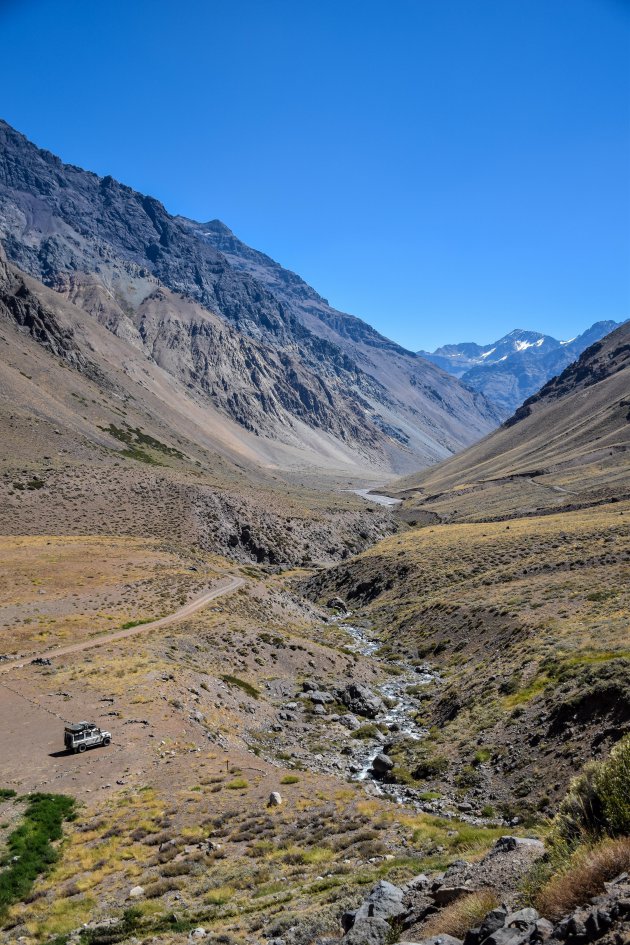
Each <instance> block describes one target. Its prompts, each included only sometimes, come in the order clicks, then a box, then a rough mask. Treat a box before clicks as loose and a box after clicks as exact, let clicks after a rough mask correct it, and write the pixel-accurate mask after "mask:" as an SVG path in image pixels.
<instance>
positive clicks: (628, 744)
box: [554, 735, 630, 842]
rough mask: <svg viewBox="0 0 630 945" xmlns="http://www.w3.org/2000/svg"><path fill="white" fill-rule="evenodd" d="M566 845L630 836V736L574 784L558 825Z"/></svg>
mask: <svg viewBox="0 0 630 945" xmlns="http://www.w3.org/2000/svg"><path fill="white" fill-rule="evenodd" d="M554 833H555V834H556V836H557V837H558V838H560V839H562V840H565V841H569V842H571V841H574V840H577V839H579V838H581V837H584V836H585V835H586V836H589V835H590V836H595V837H599V836H609V837H619V836H624V835H628V834H630V735H626V737H625V738H623V739H622V740H621V741H620V742H618V743H617V745H615V747H614V748H613V749H612V751H611V752H610V755H609V756H608V758H607V759H606V760H605V761H595V762H591V763H590V764H588V765H587V766H586V767H585V768H584V771H583V772H582V774H581V775H580V776H579V777H577V778H576V779H575V780H574V781H573V782H572V784H571V787H570V789H569V792H568V794H567V795H566V797H565V799H564V800H563V801H562V803H561V805H560V808H559V811H558V814H557V816H556V819H555V823H554Z"/></svg>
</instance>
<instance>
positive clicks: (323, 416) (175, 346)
mask: <svg viewBox="0 0 630 945" xmlns="http://www.w3.org/2000/svg"><path fill="white" fill-rule="evenodd" d="M0 239H1V240H2V242H3V244H4V247H5V249H6V253H7V255H8V257H9V259H10V260H11V261H12V262H13V263H15V264H16V265H17V266H19V267H20V269H22V270H23V271H25V272H27V273H29V274H30V275H32V276H34V277H35V278H37V279H39V280H41V281H42V282H44V283H45V284H46V285H49V286H51V287H52V288H55V289H56V290H57V291H59V292H61V293H63V294H65V295H66V296H67V297H68V298H69V299H70V300H71V301H73V302H74V303H75V304H77V305H79V306H80V307H82V308H83V309H84V311H86V312H88V313H89V314H91V315H94V316H96V317H97V318H98V319H99V321H101V323H102V324H104V325H105V326H106V327H107V328H108V329H109V330H110V331H112V332H114V333H115V334H117V335H118V337H120V338H123V339H125V340H126V341H127V342H128V343H130V344H132V345H134V346H135V347H136V348H140V349H142V350H144V351H145V353H146V354H148V355H149V356H150V357H151V358H154V359H155V360H156V361H157V363H159V364H161V365H162V366H164V367H166V369H167V370H168V371H169V372H170V373H172V374H173V375H174V376H176V377H177V378H178V379H184V380H185V381H186V382H187V383H190V384H192V385H194V386H195V387H196V389H197V390H198V391H199V392H200V393H201V394H203V395H204V396H206V397H210V398H212V399H213V402H214V403H215V404H217V405H218V406H219V407H220V409H221V410H222V411H224V412H225V413H226V414H227V415H228V416H229V417H231V418H232V419H235V420H237V422H239V423H242V424H243V425H244V426H245V427H246V428H247V429H248V430H251V431H253V432H255V433H256V434H258V435H261V436H265V437H269V438H271V439H276V438H279V439H281V440H284V441H286V439H287V435H288V437H289V439H290V440H291V441H292V442H295V443H296V445H297V446H298V447H299V446H300V440H304V438H305V437H306V440H308V432H307V431H308V430H309V429H310V430H314V431H316V432H320V431H322V432H324V433H325V434H326V435H327V436H330V437H332V438H334V439H335V440H338V441H339V442H340V443H342V444H344V445H348V444H350V445H351V446H353V447H356V449H357V450H358V451H359V454H360V455H361V457H362V460H361V461H362V462H364V463H365V464H367V465H368V466H371V467H375V468H379V469H382V470H384V471H389V470H399V471H405V470H407V469H411V468H417V467H418V466H423V465H427V464H429V463H432V462H435V461H437V460H439V459H441V458H444V457H446V456H448V455H450V454H451V453H452V452H454V451H456V450H458V449H461V448H462V447H463V446H464V445H466V444H468V443H470V442H472V441H473V440H475V439H477V438H479V437H480V436H482V435H483V434H484V433H486V432H487V431H488V430H490V429H491V428H492V427H493V426H495V425H496V423H497V421H498V415H497V414H496V411H495V410H494V409H493V408H492V407H491V406H490V405H489V404H488V403H487V401H486V400H485V399H484V398H483V397H482V396H480V395H478V394H476V393H474V392H472V391H470V390H469V389H467V388H465V387H464V386H462V385H460V384H459V383H458V382H457V381H455V380H453V379H452V378H449V377H448V376H447V375H445V374H444V373H443V372H441V371H440V370H439V369H437V368H435V367H434V366H432V365H430V364H428V363H427V362H426V361H424V360H423V359H422V358H419V357H417V356H416V355H414V354H412V353H410V352H406V351H404V349H402V348H400V347H398V346H397V345H395V344H393V343H392V342H390V341H388V340H387V339H385V338H383V337H382V336H380V335H379V334H378V333H377V332H375V331H374V330H373V329H371V328H370V327H369V326H368V325H366V324H365V323H363V322H361V321H360V320H359V319H356V318H353V317H351V316H347V315H344V314H343V313H340V312H335V311H334V310H333V309H331V308H330V306H328V305H327V304H326V303H325V301H324V300H323V299H321V298H320V297H319V296H318V295H317V293H316V292H314V290H312V289H311V288H310V287H309V286H307V285H306V284H305V283H304V282H303V281H302V280H301V279H299V277H297V276H295V275H293V274H292V273H287V272H286V271H285V270H283V269H282V268H281V267H280V266H278V265H277V264H275V263H273V262H272V261H271V260H269V259H268V257H265V256H263V254H260V253H256V251H255V250H250V249H249V248H248V247H244V245H243V244H241V243H240V242H239V241H237V240H236V238H235V237H233V236H232V235H231V234H229V231H228V230H227V228H225V227H223V226H222V225H219V224H205V225H203V224H196V223H193V222H192V221H188V220H184V219H182V218H177V217H173V216H171V215H170V214H168V213H167V211H166V210H165V208H164V207H163V206H162V204H160V203H159V201H157V200H155V199H154V198H152V197H148V196H145V195H143V194H139V193H137V192H136V191H133V190H132V189H131V188H129V187H126V186H125V185H123V184H120V183H119V182H117V181H115V180H114V179H113V178H111V177H104V178H99V177H97V176H96V175H95V174H92V173H90V172H88V171H84V170H82V169H80V168H77V167H74V166H71V165H65V164H63V163H62V162H61V161H60V160H59V158H57V157H55V156H54V155H52V154H50V153H49V152H47V151H42V150H40V149H38V148H37V147H35V146H34V145H33V144H31V143H30V142H29V141H27V139H26V138H24V137H23V136H22V135H20V134H19V133H18V132H16V131H14V130H13V129H12V128H10V127H9V126H8V125H7V124H5V123H0ZM223 347H225V350H223ZM298 426H299V427H300V432H299V433H296V432H295V430H296V429H297V427H298ZM292 429H293V432H289V434H287V430H289V431H291V430H292ZM305 431H306V432H305ZM306 446H308V447H309V448H312V447H313V443H312V442H310V443H306Z"/></svg>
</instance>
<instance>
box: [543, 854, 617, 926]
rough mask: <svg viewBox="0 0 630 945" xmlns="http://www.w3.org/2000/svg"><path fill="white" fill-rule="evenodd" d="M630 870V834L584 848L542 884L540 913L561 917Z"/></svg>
mask: <svg viewBox="0 0 630 945" xmlns="http://www.w3.org/2000/svg"><path fill="white" fill-rule="evenodd" d="M628 869H630V837H623V838H622V839H620V840H604V841H602V842H601V843H598V844H596V845H595V846H593V847H590V848H587V849H585V850H584V849H580V850H579V851H578V852H577V853H575V854H574V855H573V856H572V857H570V858H569V860H568V861H567V864H566V867H565V869H563V870H562V871H561V872H560V873H557V874H556V875H555V876H552V878H551V879H550V880H549V881H548V882H547V883H546V884H545V885H544V886H543V887H542V889H541V890H540V892H539V893H538V895H537V896H536V899H535V905H536V908H537V909H538V911H539V912H541V913H542V914H543V915H544V916H546V917H547V918H549V919H554V920H555V919H560V918H561V917H562V916H563V915H565V914H566V913H567V912H570V911H571V910H572V909H574V908H575V907H576V906H579V905H581V904H582V903H584V902H588V900H589V899H590V898H592V897H593V896H597V895H599V894H600V893H601V892H603V889H604V883H606V882H609V881H610V880H611V879H614V878H615V877H616V876H618V875H619V874H620V873H623V872H625V871H626V870H628Z"/></svg>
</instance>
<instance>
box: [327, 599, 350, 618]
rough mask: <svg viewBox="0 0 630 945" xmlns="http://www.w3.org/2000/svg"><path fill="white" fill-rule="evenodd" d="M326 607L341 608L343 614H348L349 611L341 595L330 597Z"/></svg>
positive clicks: (331, 608)
mask: <svg viewBox="0 0 630 945" xmlns="http://www.w3.org/2000/svg"><path fill="white" fill-rule="evenodd" d="M327 607H328V608H329V609H330V610H341V611H342V613H344V614H349V613H350V611H349V610H348V608H347V607H346V605H345V604H344V602H343V601H342V599H341V597H331V598H330V600H329V601H328V604H327Z"/></svg>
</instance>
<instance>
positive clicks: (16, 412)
mask: <svg viewBox="0 0 630 945" xmlns="http://www.w3.org/2000/svg"><path fill="white" fill-rule="evenodd" d="M169 300H170V301H169ZM162 307H165V308H168V318H169V319H171V320H172V319H176V318H178V317H180V318H181V319H182V321H183V320H185V319H190V318H196V319H198V320H199V321H200V322H201V320H202V319H203V320H204V324H205V326H206V330H207V332H208V335H209V337H212V335H213V333H216V337H218V338H222V339H223V340H224V343H223V344H217V345H216V349H215V357H216V358H217V359H219V358H221V357H223V358H226V357H228V356H230V355H231V356H232V357H233V358H234V359H235V363H236V364H237V366H238V369H239V370H240V371H244V370H245V367H244V361H245V359H246V358H248V357H251V356H253V355H255V354H259V355H260V346H259V344H258V343H256V342H254V341H253V340H252V341H251V343H250V347H249V349H247V348H245V346H244V343H243V344H241V343H240V342H238V343H235V344H234V346H233V348H232V349H230V347H229V332H230V330H231V329H230V328H229V326H226V325H224V324H222V323H221V322H220V321H219V320H218V319H217V318H213V317H212V316H210V315H209V313H207V312H205V311H204V310H202V309H201V308H200V307H199V306H197V305H196V304H195V303H192V302H186V301H184V300H182V299H181V298H179V297H177V296H173V295H171V294H170V293H169V292H168V290H166V289H163V288H160V289H159V290H157V291H156V292H155V293H154V294H153V295H152V297H151V298H150V299H145V301H144V303H143V304H142V305H141V306H140V311H141V317H142V319H143V324H144V325H145V335H146V337H149V328H150V326H152V324H153V322H152V319H153V317H154V315H155V313H156V312H158V313H159V312H160V310H161V309H162ZM226 339H227V340H226ZM158 343H163V344H164V349H163V350H164V360H165V364H166V367H162V366H161V365H160V364H158V363H157V358H148V357H147V355H146V353H145V352H144V350H143V349H142V348H140V349H138V348H137V347H136V346H134V345H129V344H128V343H127V341H126V340H125V339H124V338H121V337H120V336H119V335H117V334H115V333H112V332H110V331H108V330H107V328H106V327H104V326H103V325H102V324H100V322H99V321H98V320H97V319H93V318H86V316H85V312H84V310H83V309H82V308H78V307H77V306H76V305H74V304H73V303H72V302H70V301H68V299H67V298H66V297H64V295H62V294H60V293H59V292H56V291H53V290H52V289H50V288H46V287H45V286H43V285H42V284H41V283H39V282H37V281H36V280H35V279H32V278H30V277H29V276H27V275H25V274H23V273H21V272H20V271H19V270H17V269H16V268H15V267H14V266H12V265H11V264H10V263H7V262H6V261H3V260H2V259H0V350H1V351H2V358H0V437H1V439H2V444H3V449H2V452H1V455H0V533H2V534H20V535H34V534H42V533H45V534H57V535H58V534H75V535H88V534H92V535H94V534H100V535H103V534H108V535H111V534H116V535H136V536H142V537H145V536H152V537H154V538H156V539H159V540H167V541H169V542H174V543H175V544H178V545H184V546H187V547H189V546H191V545H194V546H197V547H200V548H206V549H212V550H214V551H220V552H223V553H227V554H229V555H230V556H232V557H234V558H236V559H240V560H245V561H247V560H249V561H251V560H253V561H259V562H266V563H267V564H281V563H289V562H293V563H300V562H302V561H303V560H304V561H310V560H311V559H312V560H331V559H334V558H336V557H342V556H343V555H346V556H347V555H348V554H349V553H350V552H351V550H353V549H354V548H356V547H359V546H361V545H362V544H363V543H364V542H369V541H373V540H375V539H376V538H377V537H380V536H381V535H382V534H384V533H386V532H388V531H389V530H391V528H392V527H393V525H392V522H391V517H390V516H388V515H387V514H386V513H385V512H384V511H380V510H379V511H375V510H374V509H372V508H371V507H370V506H369V505H368V504H367V503H365V502H363V501H362V500H359V499H357V498H356V497H355V496H352V495H351V494H349V493H346V492H341V491H339V492H338V493H337V494H331V492H330V483H329V486H328V491H325V490H324V489H323V488H322V485H321V483H320V484H318V482H317V480H316V478H314V477H311V480H310V483H306V482H305V481H304V480H303V479H302V480H301V481H300V484H299V487H298V486H295V485H294V484H292V482H291V481H288V480H283V479H282V478H281V477H279V476H278V475H276V474H275V473H273V472H272V471H270V470H269V468H268V467H270V466H277V465H278V464H280V463H285V464H286V465H288V464H289V461H290V460H291V459H292V457H293V456H294V455H295V454H296V453H297V450H295V453H292V450H294V449H295V448H294V447H292V446H291V445H290V444H289V445H285V444H281V443H276V442H272V441H265V440H264V439H263V437H259V436H256V435H255V434H254V433H252V432H250V431H248V430H247V429H245V426H244V424H242V423H237V422H236V421H234V420H232V419H230V418H229V416H226V413H227V411H221V409H220V407H219V406H218V405H217V406H213V405H212V404H210V403H208V401H207V400H205V399H204V398H203V397H202V396H200V394H199V393H198V392H197V391H195V389H194V387H193V386H192V385H190V384H186V383H184V381H182V380H178V379H177V378H176V377H174V376H173V374H171V373H168V371H167V369H166V368H167V367H168V361H167V358H168V350H169V349H168V337H166V338H164V337H161V338H160V340H159V342H158V341H157V340H156V339H153V340H152V344H154V345H157V344H158ZM237 358H240V359H241V362H240V363H239V362H238V361H237V360H236V359H237ZM160 360H162V358H161V357H160ZM261 361H262V364H261V373H262V371H263V370H272V369H273V362H271V366H270V364H269V362H267V360H266V357H265V356H261ZM191 370H192V367H191ZM238 393H239V387H238V386H236V385H235V387H234V389H232V390H227V391H226V390H222V391H221V396H225V397H226V398H228V397H230V396H232V397H235V396H238ZM217 400H218V398H217ZM294 423H295V424H296V426H297V420H296V421H294ZM302 426H304V425H302ZM313 442H316V441H313ZM318 442H319V450H320V456H319V461H320V462H321V457H326V456H328V457H329V458H330V459H331V461H332V462H335V463H339V465H342V464H343V461H344V454H343V452H342V449H341V446H340V444H335V442H334V440H333V439H332V438H328V437H327V436H326V435H324V434H321V436H320V438H319V441H318ZM300 455H301V459H302V462H305V461H306V460H308V458H309V454H308V453H307V452H306V451H304V450H302V452H301V454H300ZM312 459H313V465H315V464H316V462H317V461H318V457H317V456H315V455H314V454H313V456H312ZM333 483H334V480H333ZM361 536H363V537H361ZM357 543H358V545H357Z"/></svg>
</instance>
